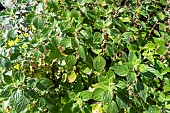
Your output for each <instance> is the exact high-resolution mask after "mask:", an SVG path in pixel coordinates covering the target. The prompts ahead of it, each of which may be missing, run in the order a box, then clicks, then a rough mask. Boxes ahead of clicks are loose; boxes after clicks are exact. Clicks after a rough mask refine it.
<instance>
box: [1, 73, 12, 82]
mask: <svg viewBox="0 0 170 113" xmlns="http://www.w3.org/2000/svg"><path fill="white" fill-rule="evenodd" d="M3 79H4V81H5V82H6V83H7V84H11V83H12V82H13V81H12V76H9V75H3Z"/></svg>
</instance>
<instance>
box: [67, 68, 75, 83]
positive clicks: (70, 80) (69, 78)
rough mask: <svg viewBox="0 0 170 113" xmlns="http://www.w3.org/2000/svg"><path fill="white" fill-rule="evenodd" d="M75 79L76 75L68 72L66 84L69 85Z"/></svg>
mask: <svg viewBox="0 0 170 113" xmlns="http://www.w3.org/2000/svg"><path fill="white" fill-rule="evenodd" d="M76 77H77V75H76V73H75V72H74V71H71V72H69V73H68V77H67V79H68V82H69V83H72V82H74V81H75V80H76Z"/></svg>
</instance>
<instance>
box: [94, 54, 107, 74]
mask: <svg viewBox="0 0 170 113" xmlns="http://www.w3.org/2000/svg"><path fill="white" fill-rule="evenodd" d="M105 65H106V60H105V59H104V58H103V57H102V56H97V57H96V58H94V60H93V67H94V69H95V70H96V71H102V70H103V69H104V68H105Z"/></svg>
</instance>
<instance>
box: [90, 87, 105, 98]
mask: <svg viewBox="0 0 170 113" xmlns="http://www.w3.org/2000/svg"><path fill="white" fill-rule="evenodd" d="M103 93H104V89H102V88H97V89H95V90H94V91H93V95H92V98H93V99H94V100H96V101H102V100H103V98H102V97H103Z"/></svg>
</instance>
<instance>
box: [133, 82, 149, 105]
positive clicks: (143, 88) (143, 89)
mask: <svg viewBox="0 0 170 113" xmlns="http://www.w3.org/2000/svg"><path fill="white" fill-rule="evenodd" d="M136 90H137V92H138V94H139V96H140V97H141V98H142V99H143V101H144V102H146V98H147V97H148V94H147V93H148V87H147V86H146V85H144V84H143V83H142V82H139V81H137V84H136Z"/></svg>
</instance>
